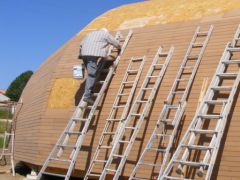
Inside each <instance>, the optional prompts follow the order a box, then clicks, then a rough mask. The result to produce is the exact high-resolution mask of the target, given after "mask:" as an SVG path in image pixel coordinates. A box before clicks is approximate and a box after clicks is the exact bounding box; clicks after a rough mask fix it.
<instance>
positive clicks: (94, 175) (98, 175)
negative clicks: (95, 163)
mask: <svg viewBox="0 0 240 180" xmlns="http://www.w3.org/2000/svg"><path fill="white" fill-rule="evenodd" d="M88 176H92V177H100V176H101V174H93V173H91V174H88Z"/></svg>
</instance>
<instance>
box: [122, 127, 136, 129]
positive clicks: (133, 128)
mask: <svg viewBox="0 0 240 180" xmlns="http://www.w3.org/2000/svg"><path fill="white" fill-rule="evenodd" d="M125 129H136V128H135V127H125Z"/></svg>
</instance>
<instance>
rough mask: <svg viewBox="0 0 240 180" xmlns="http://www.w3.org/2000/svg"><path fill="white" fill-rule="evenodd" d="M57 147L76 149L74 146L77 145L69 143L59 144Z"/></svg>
mask: <svg viewBox="0 0 240 180" xmlns="http://www.w3.org/2000/svg"><path fill="white" fill-rule="evenodd" d="M57 147H59V148H63V149H64V148H68V149H70V148H72V149H74V148H76V146H75V145H68V144H66V145H63V144H57Z"/></svg>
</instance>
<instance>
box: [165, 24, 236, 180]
mask: <svg viewBox="0 0 240 180" xmlns="http://www.w3.org/2000/svg"><path fill="white" fill-rule="evenodd" d="M239 43H240V26H239V27H238V29H237V31H236V33H235V36H234V39H233V41H232V42H231V43H230V42H229V43H228V44H227V46H226V48H225V50H224V52H223V55H222V57H221V59H220V62H219V65H218V67H217V69H216V72H215V74H214V76H213V78H212V81H211V84H210V86H209V88H208V90H207V92H206V94H205V96H204V99H203V101H202V102H201V105H200V108H199V109H198V111H197V112H196V114H195V116H194V118H193V120H192V122H191V123H190V125H189V127H188V129H187V131H186V133H185V134H184V136H183V138H182V140H181V142H180V143H179V145H178V147H177V150H176V151H175V153H174V155H173V157H172V159H171V160H170V162H169V164H168V165H167V168H166V169H165V171H164V174H163V176H162V177H161V179H183V180H185V179H190V178H191V179H192V178H195V172H197V176H199V177H201V179H207V180H210V178H211V174H212V171H213V167H214V164H215V161H216V157H217V154H218V151H219V146H220V143H221V139H222V136H223V134H224V129H225V126H226V123H227V118H228V115H229V112H230V110H231V108H232V103H233V99H234V96H235V94H236V91H237V89H238V87H239V84H240V60H236V59H235V58H234V57H236V54H237V53H238V57H239V53H240V45H239ZM184 167H185V169H186V170H187V171H186V172H184V170H183V168H184ZM175 171H176V173H175ZM179 174H180V175H179Z"/></svg>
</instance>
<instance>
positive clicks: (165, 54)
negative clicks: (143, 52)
mask: <svg viewBox="0 0 240 180" xmlns="http://www.w3.org/2000/svg"><path fill="white" fill-rule="evenodd" d="M159 56H160V57H166V56H168V53H160V54H159Z"/></svg>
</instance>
